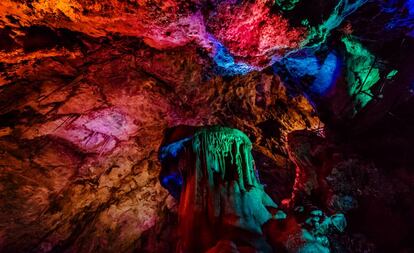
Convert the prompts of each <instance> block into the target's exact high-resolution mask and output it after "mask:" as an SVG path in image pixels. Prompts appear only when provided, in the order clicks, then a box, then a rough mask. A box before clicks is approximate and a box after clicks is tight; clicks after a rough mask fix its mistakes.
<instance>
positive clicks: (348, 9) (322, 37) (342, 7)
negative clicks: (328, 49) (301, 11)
mask: <svg viewBox="0 0 414 253" xmlns="http://www.w3.org/2000/svg"><path fill="white" fill-rule="evenodd" d="M366 2H367V0H356V1H355V2H354V3H350V2H349V1H348V0H340V1H339V2H338V4H337V5H336V6H335V9H334V11H333V12H332V13H331V15H330V16H329V18H328V19H327V20H326V21H325V22H323V23H322V24H321V25H319V26H318V27H309V29H308V30H309V35H308V37H307V38H306V39H305V40H304V41H303V42H302V47H305V46H306V47H319V46H320V45H321V44H323V43H325V41H326V39H327V38H328V36H329V34H330V32H331V31H332V30H333V29H335V28H337V27H338V26H339V25H340V24H341V23H342V22H343V21H344V19H345V18H346V17H347V16H349V15H350V14H352V13H353V12H355V11H356V10H357V9H358V8H359V7H361V6H362V5H363V4H365V3H366Z"/></svg>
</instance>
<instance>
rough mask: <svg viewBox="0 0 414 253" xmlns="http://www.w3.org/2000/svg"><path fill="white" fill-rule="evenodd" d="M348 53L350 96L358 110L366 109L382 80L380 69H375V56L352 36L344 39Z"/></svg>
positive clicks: (347, 75)
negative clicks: (378, 83) (373, 89)
mask: <svg viewBox="0 0 414 253" xmlns="http://www.w3.org/2000/svg"><path fill="white" fill-rule="evenodd" d="M342 42H343V43H344V45H345V48H346V51H347V53H348V55H347V60H346V65H347V74H346V79H347V82H348V87H349V95H350V96H351V97H353V99H354V103H355V106H356V108H359V109H360V108H363V107H365V106H366V105H367V104H368V103H369V102H370V101H371V100H372V98H373V94H372V92H371V88H372V87H373V86H374V85H375V84H376V83H377V82H378V81H379V80H380V72H379V69H378V68H376V67H375V56H374V55H372V54H371V53H370V52H369V51H368V50H367V49H366V48H365V47H364V46H363V45H362V44H361V43H359V42H358V41H357V40H356V39H354V38H353V37H351V36H344V37H342Z"/></svg>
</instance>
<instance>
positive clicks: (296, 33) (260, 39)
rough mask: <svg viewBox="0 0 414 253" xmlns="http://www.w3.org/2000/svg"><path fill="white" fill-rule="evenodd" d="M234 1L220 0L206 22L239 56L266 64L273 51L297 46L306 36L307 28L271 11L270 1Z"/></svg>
mask: <svg viewBox="0 0 414 253" xmlns="http://www.w3.org/2000/svg"><path fill="white" fill-rule="evenodd" d="M233 2H234V1H233ZM233 2H232V1H224V2H222V3H221V4H219V5H218V6H217V12H214V13H213V14H212V15H211V16H210V18H209V22H208V24H207V25H208V29H209V30H211V32H212V34H213V35H214V36H215V37H216V38H217V39H218V40H219V41H221V42H222V43H223V44H224V45H225V46H226V47H227V48H228V49H229V51H230V53H231V54H233V55H234V57H235V59H236V60H243V61H245V62H248V63H250V64H253V65H256V66H263V65H266V64H267V63H268V62H269V61H270V60H271V57H272V56H273V55H274V56H275V57H278V56H283V54H284V53H285V52H286V51H288V50H292V49H295V48H298V46H299V43H300V42H301V41H302V40H303V39H304V38H305V37H306V29H304V28H302V27H291V26H290V24H289V21H288V19H286V18H284V17H282V16H280V15H277V14H273V13H270V9H269V5H268V4H269V2H267V1H258V2H255V3H252V2H248V1H246V2H243V3H242V4H238V3H233Z"/></svg>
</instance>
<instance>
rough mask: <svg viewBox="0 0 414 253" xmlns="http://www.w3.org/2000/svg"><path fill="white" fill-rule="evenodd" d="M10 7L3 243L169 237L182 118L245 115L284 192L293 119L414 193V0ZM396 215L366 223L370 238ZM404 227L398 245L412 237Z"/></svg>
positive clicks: (408, 205)
mask: <svg viewBox="0 0 414 253" xmlns="http://www.w3.org/2000/svg"><path fill="white" fill-rule="evenodd" d="M0 10H1V11H0V194H1V197H0V200H1V201H0V252H169V250H172V247H173V246H172V244H171V243H172V242H174V233H171V231H172V229H173V228H172V227H173V226H172V225H173V224H175V222H176V220H175V219H176V217H175V216H174V213H175V205H176V203H175V202H174V200H173V199H172V197H171V196H169V195H168V194H167V192H166V191H165V190H164V189H162V188H161V186H160V184H159V182H158V173H159V169H160V165H159V162H158V160H157V150H158V148H159V145H160V143H161V140H162V139H163V132H164V130H165V129H167V128H169V127H173V126H176V125H180V124H185V125H197V126H202V125H214V124H220V125H227V126H231V127H235V128H238V129H240V130H242V131H244V132H245V133H246V134H247V135H248V136H249V137H250V139H251V140H252V142H253V144H254V151H253V154H254V156H255V159H256V161H257V164H258V167H259V170H260V173H261V175H262V177H263V178H264V179H263V180H264V182H265V183H266V185H267V188H266V190H267V191H268V192H269V194H270V195H271V196H272V197H273V198H274V199H275V201H277V202H280V201H281V200H282V199H285V198H289V197H290V195H291V192H292V187H293V182H294V179H295V165H294V163H293V162H294V161H291V160H290V158H289V156H288V146H287V142H286V137H287V135H288V133H290V132H292V131H294V130H302V129H308V130H315V131H318V132H319V134H320V135H321V136H323V137H324V138H325V142H327V143H328V142H329V143H331V144H329V145H336V146H335V150H337V151H335V152H338V153H340V154H346V155H343V156H340V157H342V158H341V159H345V158H343V157H344V156H348V154H352V155H351V156H357V157H363V159H365V160H367V163H375V164H376V166H377V167H378V168H379V170H380V171H384V173H385V174H384V175H383V174H381V173H382V172H375V173H377V174H379V175H380V176H378V177H386V176H388V177H389V178H390V179H389V180H390V181H392V182H394V181H395V182H398V183H395V184H394V183H389V186H388V187H389V188H390V190H389V192H395V195H396V194H400V195H401V192H403V193H404V194H407V195H403V196H404V197H402V198H403V200H401V201H402V202H404V205H405V207H404V208H400V209H402V210H400V209H399V208H397V209H396V210H397V211H396V212H397V213H398V212H405V211H407V210H411V211H413V210H414V205H413V203H412V201H411V202H410V201H409V199H410V198H411V197H412V196H414V195H413V185H414V183H413V178H414V177H413V171H412V169H413V167H414V162H413V159H412V157H413V156H412V155H413V153H412V148H411V146H410V145H411V141H413V140H414V138H413V134H412V129H413V128H412V127H413V118H414V114H413V108H414V107H413V106H414V101H413V89H414V82H413V81H414V72H413V69H414V64H413V63H414V61H413V59H414V43H413V36H414V30H413V29H414V2H413V1H412V0H408V1H400V0H394V1H379V0H377V1H364V0H356V1H348V0H339V1H318V0H312V1H274V2H273V1H235V0H228V1H212V0H211V1H207V0H206V1H203V0H200V1H178V0H164V1H134V0H102V1H92V0H50V1H47V0H14V1H12V0H3V1H1V2H0ZM333 143H335V144H333ZM338 143H340V144H338ZM312 145H313V144H312ZM329 145H328V144H326V146H329ZM324 148H326V147H324ZM321 149H323V148H319V149H317V150H321ZM338 150H339V151H338ZM326 152H328V153H329V152H330V151H326ZM310 153H311V154H309V156H311V155H316V154H318V152H317V151H315V152H313V151H312V152H310ZM297 157H299V158H298V159H299V160H300V159H301V158H300V155H298V156H297ZM331 158H332V157H331V156H330V159H331ZM332 159H333V160H335V158H332ZM345 160H346V159H345ZM298 163H300V161H295V164H296V165H298ZM332 163H334V162H332ZM343 166H345V165H343ZM358 166H360V167H364V165H361V164H359V165H358ZM370 166H371V165H370ZM366 167H367V168H368V167H369V166H366ZM369 168H370V167H369ZM375 171H377V170H375ZM370 173H374V172H370ZM368 174H369V173H368ZM348 179H349V178H348ZM338 181H341V179H340V178H339V179H338ZM376 183H377V184H376V185H374V186H372V188H373V189H377V190H378V188H381V186H380V185H381V184H380V183H378V182H377V181H376ZM397 184H399V185H400V186H401V187H402V188H404V187H405V188H404V189H400V188H398V189H399V190H396V188H395V187H396V186H395V185H397ZM357 187H358V186H355V187H354V188H352V187H351V188H352V190H355V189H356V188H357ZM375 187H377V188H375ZM366 191H367V194H366V195H364V194H365V193H364V194H362V195H364V196H365V198H371V197H372V196H374V195H375V194H374V193H372V194H371V193H370V192H371V191H374V190H372V189H371V188H370V189H368V190H366ZM370 194H371V195H370ZM410 194H411V195H410ZM395 195H393V194H391V193H389V195H386V194H385V195H381V198H380V197H378V199H381V200H382V199H387V200H390V199H391V200H390V201H391V202H392V201H394V200H395V199H394V198H397V197H396V196H395ZM367 196H368V197H367ZM375 196H377V195H375ZM411 199H412V198H411ZM376 200H377V199H376ZM395 201H397V200H395ZM378 202H380V201H379V200H378ZM397 202H398V201H397ZM363 203H365V204H366V205H368V204H367V203H368V202H363ZM392 203H394V202H392ZM394 204H395V203H394ZM390 205H391V204H390ZM395 205H397V206H401V205H400V202H398V203H397V204H395ZM361 208H364V207H361ZM387 210H388V209H387ZM391 210H394V209H391ZM404 210H405V211H404ZM384 212H385V211H384ZM353 215H356V216H358V215H359V216H358V217H363V216H364V215H367V214H366V213H364V211H363V210H362V211H359V212H356V214H353ZM396 215H397V214H396ZM398 215H400V214H398ZM398 215H397V218H395V217H394V218H395V219H394V220H393V221H392V222H391V224H394V225H395V224H396V223H398V225H395V226H396V227H398V228H400V227H402V230H404V231H405V230H408V231H409V229H411V228H413V219H412V213H411V219H408V218H407V215H408V217H410V215H409V214H404V215H402V214H401V215H400V216H398ZM387 217H392V215H389V214H388V213H387V215H385V216H384V215H383V213H378V214H377V216H376V217H375V218H376V219H386V218H387ZM407 219H408V221H407ZM356 220H358V219H356ZM368 220H369V219H368ZM377 222H381V221H377ZM405 222H406V225H402V223H405ZM351 223H352V222H351ZM374 223H375V221H372V223H369V222H367V224H368V225H367V227H370V226H371V225H372V224H374ZM385 223H386V224H388V223H387V222H385ZM400 223H401V224H400ZM375 224H376V223H375ZM410 226H411V227H410ZM356 227H357V226H356ZM351 229H352V227H351ZM358 229H359V230H358ZM383 229H384V227H381V226H380V225H378V227H375V228H374V229H371V230H373V231H374V232H372V231H371V230H370V229H365V227H362V228H359V227H357V228H355V230H356V232H355V233H356V234H359V233H362V234H364V233H365V234H368V236H367V237H368V238H369V240H371V241H370V242H366V243H365V244H364V245H371V244H376V243H377V242H378V241H381V238H382V237H381V236H382V235H378V234H381V232H376V231H381V230H383ZM404 231H403V232H401V233H402V234H401V235H400V238H393V239H392V240H393V241H392V240H391V239H390V240H391V241H390V242H389V243H388V244H386V245H385V246H384V247H385V249H386V250H388V248H386V247H391V246H392V247H394V246H395V245H398V246H401V248H400V249H401V250H402V249H410V248H409V246H407V245H406V244H407V239H405V238H406V237H405V236H407V235H406V234H404V233H405V232H404ZM411 231H412V230H411ZM411 234H412V232H411ZM394 239H395V240H394ZM367 240H368V239H367ZM390 245H391V246H390ZM377 246H378V244H377ZM357 247H358V245H357V246H355V248H357ZM361 247H362V246H361ZM370 247H371V246H370ZM373 247H374V246H373ZM381 247H382V246H381ZM355 248H354V251H353V252H357V250H356V249H355ZM362 248H363V247H362ZM368 248H369V247H368ZM374 248H375V247H374ZM411 249H412V248H411ZM360 252H362V250H361V251H360ZM384 252H390V251H384ZM395 252H397V251H395Z"/></svg>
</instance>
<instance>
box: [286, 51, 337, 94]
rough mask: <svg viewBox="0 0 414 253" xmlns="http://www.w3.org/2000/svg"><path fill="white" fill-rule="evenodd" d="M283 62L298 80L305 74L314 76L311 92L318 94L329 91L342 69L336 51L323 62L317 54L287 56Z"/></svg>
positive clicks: (291, 74)
mask: <svg viewBox="0 0 414 253" xmlns="http://www.w3.org/2000/svg"><path fill="white" fill-rule="evenodd" d="M281 62H282V64H283V65H284V66H285V68H286V69H287V70H288V72H289V74H290V76H292V77H293V78H294V79H296V80H298V79H300V78H303V77H305V76H312V77H314V78H315V79H314V81H313V82H312V85H311V86H310V92H311V93H312V94H316V95H324V94H325V93H326V92H327V91H329V89H330V88H331V87H332V86H333V85H334V84H335V81H336V79H337V77H338V76H339V73H340V69H341V59H340V58H339V57H338V56H337V54H336V53H335V52H331V53H329V54H328V56H327V57H326V58H325V60H324V61H323V63H322V64H320V63H319V60H318V59H317V58H316V56H308V57H304V58H299V57H298V58H294V57H291V58H285V59H283V60H282V61H281Z"/></svg>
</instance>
